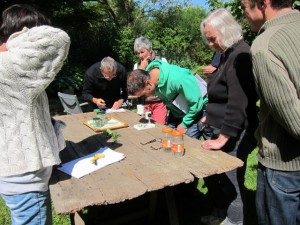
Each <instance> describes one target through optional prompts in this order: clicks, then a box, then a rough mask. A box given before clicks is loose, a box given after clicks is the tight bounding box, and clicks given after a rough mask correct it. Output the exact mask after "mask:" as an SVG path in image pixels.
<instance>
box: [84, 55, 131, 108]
mask: <svg viewBox="0 0 300 225" xmlns="http://www.w3.org/2000/svg"><path fill="white" fill-rule="evenodd" d="M82 97H83V98H84V100H86V101H90V102H92V103H94V104H93V105H94V107H99V108H104V107H107V108H112V109H118V108H120V107H121V106H122V104H123V102H124V101H126V100H127V97H128V94H127V71H126V69H125V67H124V66H123V65H121V64H120V63H118V62H116V61H115V60H114V59H113V58H111V57H105V58H103V59H102V61H101V62H97V63H95V64H93V65H92V66H91V67H90V68H89V69H87V71H86V73H85V80H84V84H83V91H82Z"/></svg>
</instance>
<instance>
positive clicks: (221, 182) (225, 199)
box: [203, 127, 256, 224]
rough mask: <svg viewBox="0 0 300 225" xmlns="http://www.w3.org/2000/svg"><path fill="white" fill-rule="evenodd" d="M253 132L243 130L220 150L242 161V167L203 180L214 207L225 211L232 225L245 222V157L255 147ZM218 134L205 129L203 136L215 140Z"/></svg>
mask: <svg viewBox="0 0 300 225" xmlns="http://www.w3.org/2000/svg"><path fill="white" fill-rule="evenodd" d="M254 131H255V128H254V127H253V128H252V127H249V128H248V129H247V130H243V131H242V132H241V133H240V134H239V136H238V137H236V138H230V139H229V141H228V142H227V143H226V145H225V146H224V147H223V148H222V151H224V152H226V153H228V154H230V155H232V156H235V157H237V158H239V159H241V160H242V161H244V166H243V167H240V168H237V169H235V170H232V171H229V172H226V173H222V174H217V175H213V176H210V177H207V178H205V179H204V181H205V184H206V186H207V188H208V195H209V197H210V198H211V200H212V201H213V203H214V206H215V207H216V208H219V209H226V210H227V218H228V220H229V221H230V222H231V223H232V224H243V223H244V220H245V204H244V176H245V171H246V162H247V156H248V154H249V153H250V152H251V151H252V150H253V149H254V148H255V146H256V140H255V138H254ZM219 134H220V129H217V128H212V127H206V128H205V129H204V135H203V136H204V137H205V138H206V139H216V138H217V137H218V136H219Z"/></svg>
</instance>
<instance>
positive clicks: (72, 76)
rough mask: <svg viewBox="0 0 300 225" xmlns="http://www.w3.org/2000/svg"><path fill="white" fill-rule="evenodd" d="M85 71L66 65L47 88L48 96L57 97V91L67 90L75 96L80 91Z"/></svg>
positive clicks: (79, 67) (75, 66)
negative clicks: (71, 91)
mask: <svg viewBox="0 0 300 225" xmlns="http://www.w3.org/2000/svg"><path fill="white" fill-rule="evenodd" d="M85 70H86V69H85V68H84V66H81V65H72V64H71V63H66V64H65V65H64V66H63V68H62V69H61V71H60V72H59V74H58V75H57V76H56V78H55V80H54V81H53V82H52V83H51V84H50V86H49V87H48V88H47V90H46V91H47V93H48V95H49V96H57V92H58V91H64V90H69V89H71V90H73V91H74V93H76V94H77V93H79V92H80V91H81V90H82V86H83V79H84V73H85Z"/></svg>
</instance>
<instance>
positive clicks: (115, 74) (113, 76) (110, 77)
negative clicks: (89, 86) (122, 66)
mask: <svg viewBox="0 0 300 225" xmlns="http://www.w3.org/2000/svg"><path fill="white" fill-rule="evenodd" d="M101 73H102V75H103V77H104V78H105V79H113V78H115V77H116V76H117V73H116V72H114V73H113V75H108V74H105V73H103V71H102V70H101Z"/></svg>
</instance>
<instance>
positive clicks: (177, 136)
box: [171, 130, 184, 157]
mask: <svg viewBox="0 0 300 225" xmlns="http://www.w3.org/2000/svg"><path fill="white" fill-rule="evenodd" d="M171 144H172V147H171V149H172V152H173V154H174V155H175V157H181V156H183V155H184V141H183V133H182V132H181V131H177V130H174V131H173V132H172V141H171Z"/></svg>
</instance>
